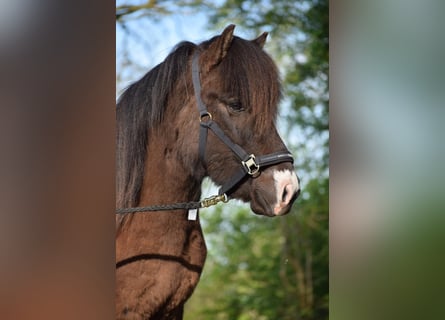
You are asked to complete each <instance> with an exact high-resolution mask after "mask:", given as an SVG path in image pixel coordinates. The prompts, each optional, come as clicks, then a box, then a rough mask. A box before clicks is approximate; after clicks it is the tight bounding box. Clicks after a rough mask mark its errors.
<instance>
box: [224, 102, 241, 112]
mask: <svg viewBox="0 0 445 320" xmlns="http://www.w3.org/2000/svg"><path fill="white" fill-rule="evenodd" d="M227 105H228V106H229V108H230V109H231V110H232V111H235V112H241V111H244V108H243V106H242V105H241V102H239V101H230V102H229V103H227Z"/></svg>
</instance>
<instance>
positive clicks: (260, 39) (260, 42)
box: [252, 32, 269, 48]
mask: <svg viewBox="0 0 445 320" xmlns="http://www.w3.org/2000/svg"><path fill="white" fill-rule="evenodd" d="M268 34H269V33H268V32H263V34H262V35H260V36H259V37H258V38H256V39H254V40H252V42H253V43H256V44H257V45H258V46H260V48H263V47H264V43H265V42H266V38H267V35H268Z"/></svg>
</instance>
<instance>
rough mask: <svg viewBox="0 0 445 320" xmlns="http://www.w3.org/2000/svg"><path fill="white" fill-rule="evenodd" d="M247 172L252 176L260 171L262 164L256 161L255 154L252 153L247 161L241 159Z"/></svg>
mask: <svg viewBox="0 0 445 320" xmlns="http://www.w3.org/2000/svg"><path fill="white" fill-rule="evenodd" d="M241 163H242V165H243V166H244V168H245V169H246V171H247V173H248V174H250V175H251V176H254V175H256V174H257V173H258V172H259V171H260V165H259V164H258V163H257V162H256V158H255V155H253V154H251V155H250V156H249V158H248V159H247V160H245V161H241Z"/></svg>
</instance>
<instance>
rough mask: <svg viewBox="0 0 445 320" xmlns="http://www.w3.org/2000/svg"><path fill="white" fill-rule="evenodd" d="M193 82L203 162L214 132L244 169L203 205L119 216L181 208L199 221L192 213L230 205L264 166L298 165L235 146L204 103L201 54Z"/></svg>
mask: <svg viewBox="0 0 445 320" xmlns="http://www.w3.org/2000/svg"><path fill="white" fill-rule="evenodd" d="M192 81H193V88H194V91H195V97H196V102H197V105H198V111H199V122H200V130H199V158H200V159H201V161H203V162H204V161H205V149H206V145H207V134H208V130H209V129H210V130H211V131H212V132H213V133H214V134H215V135H216V136H217V137H218V138H219V139H220V140H221V141H222V142H223V143H224V144H225V145H226V146H227V147H228V148H229V149H230V150H232V152H233V153H234V154H235V156H236V157H237V158H238V160H239V161H240V164H241V166H240V168H239V169H238V170H237V171H236V172H235V174H234V175H233V176H232V177H231V178H230V179H229V180H228V181H227V182H226V183H224V184H223V185H222V187H221V188H220V189H219V191H218V195H215V196H212V197H209V198H206V199H204V200H202V201H200V202H187V203H174V204H170V205H157V206H149V207H136V208H120V209H117V210H116V213H118V214H125V213H134V212H145V211H162V210H178V209H188V210H189V219H190V220H195V218H190V212H192V215H193V217H195V214H196V210H197V209H199V208H206V207H210V206H213V205H215V204H217V203H218V202H221V201H222V202H227V201H228V200H229V195H230V194H231V193H232V192H233V190H234V189H235V187H237V186H238V185H239V184H240V183H241V181H242V180H243V179H244V178H245V177H246V176H250V177H253V178H255V177H257V176H258V175H259V174H260V170H261V169H262V168H264V167H268V166H271V165H275V164H279V163H282V162H291V163H293V162H294V158H293V157H292V154H291V153H290V152H289V151H279V152H274V153H271V154H267V155H263V156H256V155H254V154H249V153H247V152H246V151H245V150H244V149H243V148H242V147H241V146H239V145H237V144H236V143H234V142H233V141H232V140H231V139H230V138H229V137H228V136H227V135H226V134H225V133H224V131H223V130H222V129H221V128H220V127H219V125H218V124H217V123H216V122H215V121H213V118H212V115H211V114H210V112H209V111H208V110H207V106H206V105H205V104H204V102H203V101H202V98H201V81H200V71H199V51H198V50H196V52H195V53H194V55H193V60H192Z"/></svg>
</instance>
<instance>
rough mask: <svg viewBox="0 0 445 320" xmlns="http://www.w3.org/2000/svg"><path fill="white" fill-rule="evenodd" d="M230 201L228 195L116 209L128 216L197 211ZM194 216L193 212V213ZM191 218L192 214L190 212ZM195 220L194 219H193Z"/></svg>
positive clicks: (118, 212)
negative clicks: (171, 211) (133, 214)
mask: <svg viewBox="0 0 445 320" xmlns="http://www.w3.org/2000/svg"><path fill="white" fill-rule="evenodd" d="M228 201H229V199H228V197H227V195H226V194H222V195H217V196H211V197H209V198H205V199H203V200H201V201H197V202H179V203H172V204H165V205H155V206H148V207H135V208H119V209H116V213H117V214H127V213H136V212H149V211H167V210H183V209H185V210H189V211H191V210H197V209H200V208H208V207H211V206H214V205H216V204H218V203H219V202H224V203H226V202H228ZM192 214H193V211H192ZM189 216H190V212H189ZM193 220H194V219H193Z"/></svg>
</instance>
